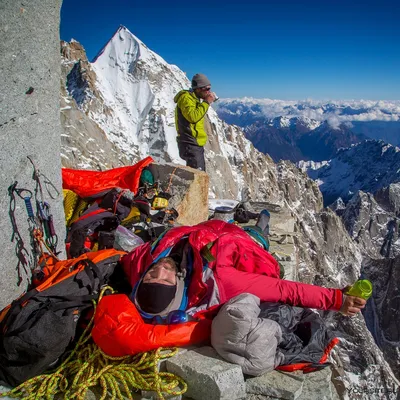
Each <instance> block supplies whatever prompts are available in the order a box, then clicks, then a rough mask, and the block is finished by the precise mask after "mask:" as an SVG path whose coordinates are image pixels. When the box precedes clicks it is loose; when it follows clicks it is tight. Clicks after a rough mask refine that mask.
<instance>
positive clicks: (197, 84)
mask: <svg viewBox="0 0 400 400" xmlns="http://www.w3.org/2000/svg"><path fill="white" fill-rule="evenodd" d="M208 85H211V82H210V81H209V80H208V78H207V77H206V76H205V75H204V74H196V75H195V76H194V77H193V78H192V88H193V89H198V88H202V87H204V86H208Z"/></svg>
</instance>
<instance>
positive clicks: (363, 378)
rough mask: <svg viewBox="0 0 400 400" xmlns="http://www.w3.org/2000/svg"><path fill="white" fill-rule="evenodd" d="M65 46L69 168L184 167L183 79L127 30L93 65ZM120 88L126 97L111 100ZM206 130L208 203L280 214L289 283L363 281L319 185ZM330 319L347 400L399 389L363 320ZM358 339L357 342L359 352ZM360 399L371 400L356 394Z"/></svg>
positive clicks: (235, 139) (230, 130) (213, 126)
mask: <svg viewBox="0 0 400 400" xmlns="http://www.w3.org/2000/svg"><path fill="white" fill-rule="evenodd" d="M62 46H63V53H62V54H63V59H62V66H63V73H64V79H65V81H64V82H62V96H63V101H64V104H63V106H62V110H61V113H62V120H63V123H64V135H63V137H62V140H63V148H62V154H63V164H64V165H65V166H70V167H77V168H93V169H105V168H111V167H117V166H121V165H126V164H130V163H134V162H136V161H138V160H139V159H140V158H142V157H143V156H145V155H146V156H147V155H151V156H152V157H153V158H154V159H155V160H156V161H157V162H163V163H181V162H182V161H181V160H180V159H179V156H178V155H177V148H176V142H175V140H174V138H175V132H174V118H173V112H174V104H173V101H172V98H173V95H174V94H175V93H176V92H177V91H178V90H181V89H182V88H185V87H186V88H187V87H189V80H188V79H187V77H186V76H185V75H184V74H183V72H181V71H180V70H179V69H178V68H177V67H176V66H171V65H168V64H167V63H166V62H165V61H164V60H162V59H161V57H159V56H157V55H155V54H154V53H152V52H151V51H150V50H149V49H148V48H147V47H146V46H145V45H144V44H143V43H142V42H140V40H139V39H137V38H136V37H134V36H133V35H132V34H131V33H130V32H129V31H128V30H127V29H126V28H124V27H121V28H119V29H118V31H117V32H116V33H115V35H114V36H113V38H112V39H111V40H110V42H109V43H108V44H107V45H106V46H105V48H104V49H103V50H102V52H101V53H100V54H99V56H98V57H97V58H96V61H95V62H94V63H89V62H88V61H87V59H86V60H85V56H84V53H83V49H82V47H81V46H79V45H78V44H77V42H73V44H72V50H71V49H69V47H70V46H71V44H67V43H63V44H62ZM117 50H118V51H117ZM77 58H78V59H77ZM107 82H108V83H107ZM110 82H113V85H111V86H112V87H111V86H110ZM119 87H124V88H125V89H124V90H127V89H126V88H129V92H124V93H122V92H116V91H114V89H113V88H119ZM111 89H113V91H111ZM128 97H129V99H130V100H129V101H128V100H126V98H128ZM132 99H136V100H135V101H132ZM207 131H208V134H209V139H210V140H209V143H208V145H207V148H206V155H207V160H206V162H207V169H208V171H209V177H210V186H209V195H210V196H211V197H215V198H231V199H238V200H251V201H253V202H257V201H258V202H265V201H267V202H268V203H270V204H274V205H277V206H279V207H280V208H281V209H283V210H285V215H286V217H285V220H286V221H287V220H289V219H291V220H292V221H293V224H292V229H291V231H289V232H286V238H285V232H284V231H283V232H282V231H281V232H279V235H278V237H277V238H276V239H277V242H278V241H281V240H282V243H280V245H283V244H284V243H283V242H284V241H285V240H290V241H292V242H293V244H291V245H290V246H287V247H286V248H285V251H284V252H290V254H286V255H281V257H283V258H286V261H287V262H289V263H290V265H291V267H290V268H291V270H292V275H291V276H292V277H293V279H299V280H302V281H305V282H309V283H316V284H323V285H327V286H330V287H344V286H346V285H347V284H349V283H351V282H353V281H354V280H355V279H356V278H357V277H358V276H359V274H360V270H361V267H362V261H363V253H362V252H361V250H360V248H359V246H358V244H357V243H356V242H355V241H353V240H352V239H351V238H350V236H349V235H348V233H347V232H346V230H345V228H344V226H343V224H342V222H341V220H340V218H339V217H337V216H336V215H335V214H334V213H333V212H332V211H330V210H324V209H323V201H322V195H321V193H320V191H319V189H318V186H317V184H316V183H315V182H313V181H312V180H310V179H309V178H308V177H307V175H306V174H305V173H302V172H301V171H300V170H299V169H298V168H297V167H296V166H295V165H294V164H292V163H290V162H288V161H281V162H279V163H277V164H275V163H274V162H273V160H272V159H271V158H270V157H269V156H266V155H263V154H262V153H260V152H259V151H257V150H256V149H255V148H254V147H253V145H252V144H251V143H250V142H249V141H248V140H247V139H246V138H245V136H244V134H243V132H242V131H241V129H240V128H239V127H237V126H231V125H228V124H227V123H225V122H223V121H221V120H220V119H219V118H218V117H217V115H216V113H215V112H214V111H213V110H210V112H209V120H208V122H207ZM285 229H287V228H285ZM287 258H289V259H287ZM327 319H328V321H329V323H331V324H332V326H333V327H334V329H336V330H337V331H338V336H339V337H340V338H342V339H343V340H342V344H341V345H339V346H338V347H337V348H336V350H335V354H336V361H335V360H333V362H334V364H335V370H336V371H337V372H335V374H336V377H337V379H336V380H335V382H336V385H337V387H338V388H339V390H340V388H342V394H343V396H344V398H345V397H346V396H348V393H350V392H351V390H352V388H354V387H355V388H357V387H368V385H370V382H371V380H372V381H373V382H374V387H377V388H387V387H392V386H393V385H395V386H396V385H397V383H396V379H395V378H393V373H392V371H391V368H390V367H389V366H388V364H387V363H386V361H385V360H384V358H383V355H382V352H381V351H380V350H379V349H378V347H377V346H376V345H375V344H374V341H373V338H372V336H371V335H370V333H369V331H368V330H367V328H366V326H365V323H364V321H363V318H362V317H361V316H360V317H358V318H353V319H348V318H344V317H341V316H340V315H338V314H335V315H331V313H329V315H327ZM354 337H356V338H358V339H360V341H359V342H357V345H355V339H354ZM355 377H356V378H355ZM352 398H356V397H352ZM357 398H368V399H371V398H374V397H371V396H364V395H363V394H361V397H357ZM376 398H379V397H376ZM388 398H390V397H388ZM391 398H393V397H391Z"/></svg>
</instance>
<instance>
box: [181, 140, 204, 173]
mask: <svg viewBox="0 0 400 400" xmlns="http://www.w3.org/2000/svg"><path fill="white" fill-rule="evenodd" d="M178 149H179V157H180V158H182V159H183V160H185V161H186V165H187V166H188V167H192V168H195V169H199V170H201V171H205V170H206V162H205V159H204V147H203V146H196V145H193V144H189V143H181V142H178Z"/></svg>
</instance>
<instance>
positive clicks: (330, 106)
mask: <svg viewBox="0 0 400 400" xmlns="http://www.w3.org/2000/svg"><path fill="white" fill-rule="evenodd" d="M236 105H237V106H238V107H241V111H242V112H250V113H252V114H260V116H264V117H267V118H275V117H280V116H285V117H289V118H291V117H302V118H309V119H313V120H316V121H328V123H329V124H330V125H331V126H332V127H338V126H339V125H340V124H342V123H347V124H349V125H350V124H351V122H353V121H400V100H396V101H383V100H380V101H372V100H357V101H356V100H346V101H317V100H302V101H285V100H272V99H254V98H249V97H244V98H241V99H222V100H221V102H220V104H219V105H218V107H219V108H221V107H222V108H224V110H226V108H227V107H228V108H229V110H230V111H231V112H232V111H233V108H234V107H235V106H236ZM255 106H257V107H255Z"/></svg>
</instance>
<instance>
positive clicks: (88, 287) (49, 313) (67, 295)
mask: <svg viewBox="0 0 400 400" xmlns="http://www.w3.org/2000/svg"><path fill="white" fill-rule="evenodd" d="M124 254H126V253H125V252H122V251H117V250H114V249H109V250H103V251H98V252H91V253H87V254H83V255H82V256H80V257H78V258H76V259H73V260H66V261H59V262H57V263H56V264H55V266H54V267H53V268H51V269H49V271H48V273H51V275H49V276H48V277H47V279H45V280H44V281H43V282H42V283H41V284H40V285H39V286H38V287H36V288H33V289H31V290H29V291H28V292H27V293H25V294H24V295H22V296H21V297H20V298H19V299H17V300H15V301H13V302H12V303H11V304H10V305H9V306H8V307H6V308H5V309H4V310H3V311H2V312H1V313H0V318H1V321H0V383H5V384H7V385H10V386H17V385H19V384H21V383H22V382H24V381H26V380H28V379H30V378H32V377H34V376H36V375H40V374H42V373H43V372H45V371H46V370H47V369H48V368H50V367H53V366H55V365H58V362H59V361H60V359H61V358H62V355H63V353H64V352H65V351H66V350H67V349H68V348H69V347H70V345H71V344H72V343H73V341H74V339H75V336H76V331H77V326H78V321H79V318H80V316H81V314H82V313H83V312H85V311H88V310H89V309H91V307H92V306H93V302H92V300H94V299H97V298H98V296H99V292H100V289H101V287H102V286H103V285H105V284H106V283H107V282H108V279H109V277H110V276H111V274H112V273H113V271H114V268H115V266H116V265H117V262H118V261H119V259H120V258H121V256H122V255H124Z"/></svg>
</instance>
